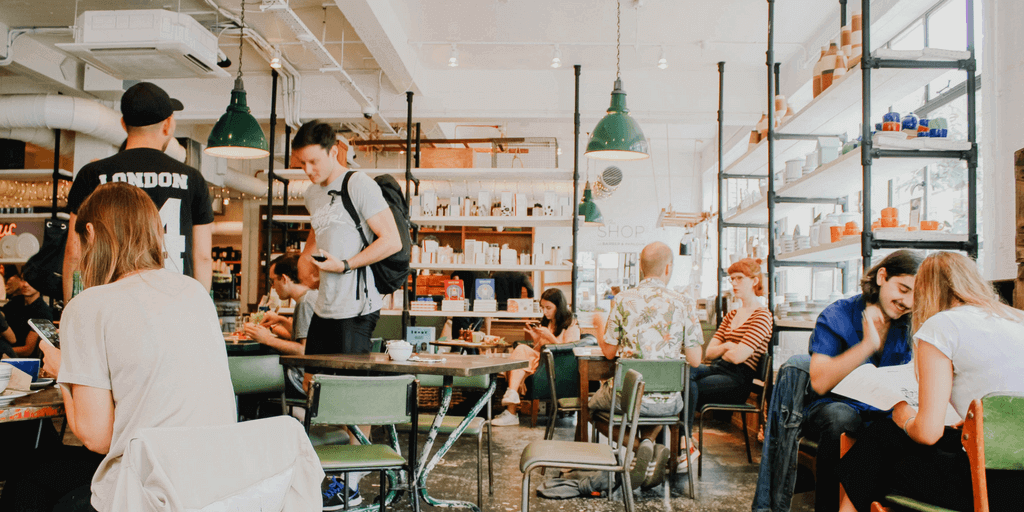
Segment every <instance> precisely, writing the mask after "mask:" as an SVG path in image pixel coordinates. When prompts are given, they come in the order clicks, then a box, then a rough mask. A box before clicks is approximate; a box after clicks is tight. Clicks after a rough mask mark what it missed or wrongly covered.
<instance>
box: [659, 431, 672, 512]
mask: <svg viewBox="0 0 1024 512" xmlns="http://www.w3.org/2000/svg"><path fill="white" fill-rule="evenodd" d="M671 432H672V429H671V428H669V426H668V425H662V427H661V437H662V439H663V440H664V442H665V447H666V448H668V447H670V446H672V439H671ZM661 485H662V486H664V488H665V496H664V498H665V510H672V490H671V489H672V472H671V471H665V480H664V481H662V482H661Z"/></svg>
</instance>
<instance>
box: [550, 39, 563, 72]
mask: <svg viewBox="0 0 1024 512" xmlns="http://www.w3.org/2000/svg"><path fill="white" fill-rule="evenodd" d="M551 67H553V68H555V69H558V68H560V67H562V50H560V49H558V45H557V44H556V45H555V54H554V55H553V56H552V57H551Z"/></svg>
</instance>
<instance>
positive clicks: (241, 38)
mask: <svg viewBox="0 0 1024 512" xmlns="http://www.w3.org/2000/svg"><path fill="white" fill-rule="evenodd" d="M241 23H242V34H241V35H240V36H238V78H239V79H241V78H242V46H244V45H245V2H244V1H243V2H242V21H241Z"/></svg>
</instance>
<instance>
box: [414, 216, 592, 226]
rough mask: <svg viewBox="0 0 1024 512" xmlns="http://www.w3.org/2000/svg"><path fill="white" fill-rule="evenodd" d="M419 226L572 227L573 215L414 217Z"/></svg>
mask: <svg viewBox="0 0 1024 512" xmlns="http://www.w3.org/2000/svg"><path fill="white" fill-rule="evenodd" d="M411 221H412V222H414V223H416V224H418V225H419V226H507V227H571V226H572V217H556V216H541V217H413V218H412V219H411Z"/></svg>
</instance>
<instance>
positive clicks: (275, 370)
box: [228, 354, 285, 395]
mask: <svg viewBox="0 0 1024 512" xmlns="http://www.w3.org/2000/svg"><path fill="white" fill-rule="evenodd" d="M280 359H281V358H280V356H278V355H276V354H273V355H265V356H231V357H229V358H228V371H230V372H231V386H232V387H233V388H234V390H235V394H236V395H246V394H249V393H283V392H284V388H285V374H284V367H283V366H281V360H280Z"/></svg>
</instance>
